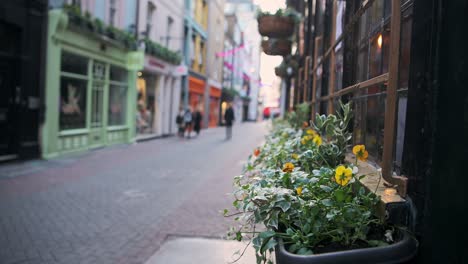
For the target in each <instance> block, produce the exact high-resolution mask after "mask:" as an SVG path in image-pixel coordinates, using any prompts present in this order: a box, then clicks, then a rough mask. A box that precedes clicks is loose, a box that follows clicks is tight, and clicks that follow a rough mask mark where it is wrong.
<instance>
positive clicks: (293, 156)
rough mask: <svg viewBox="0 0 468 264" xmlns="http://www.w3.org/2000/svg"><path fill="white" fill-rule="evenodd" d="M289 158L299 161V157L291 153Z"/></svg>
mask: <svg viewBox="0 0 468 264" xmlns="http://www.w3.org/2000/svg"><path fill="white" fill-rule="evenodd" d="M291 157H292V158H293V159H295V160H297V159H299V155H297V154H296V153H293V154H292V155H291Z"/></svg>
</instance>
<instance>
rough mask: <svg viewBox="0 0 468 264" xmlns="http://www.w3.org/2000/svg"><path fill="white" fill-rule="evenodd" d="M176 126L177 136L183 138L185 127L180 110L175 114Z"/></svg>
mask: <svg viewBox="0 0 468 264" xmlns="http://www.w3.org/2000/svg"><path fill="white" fill-rule="evenodd" d="M176 124H177V128H178V131H177V135H178V136H179V137H180V138H183V137H184V131H185V125H184V110H183V109H180V111H179V113H178V114H177V117H176Z"/></svg>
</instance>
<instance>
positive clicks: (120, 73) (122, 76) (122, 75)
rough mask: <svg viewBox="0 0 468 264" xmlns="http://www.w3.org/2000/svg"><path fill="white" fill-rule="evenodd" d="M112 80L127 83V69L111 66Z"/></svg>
mask: <svg viewBox="0 0 468 264" xmlns="http://www.w3.org/2000/svg"><path fill="white" fill-rule="evenodd" d="M110 80H111V81H116V82H123V83H126V82H127V80H128V73H127V70H125V69H124V68H120V67H115V66H111V67H110Z"/></svg>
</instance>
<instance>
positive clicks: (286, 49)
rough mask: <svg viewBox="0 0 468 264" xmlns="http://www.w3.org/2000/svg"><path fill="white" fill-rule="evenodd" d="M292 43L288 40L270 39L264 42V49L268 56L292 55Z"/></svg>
mask: <svg viewBox="0 0 468 264" xmlns="http://www.w3.org/2000/svg"><path fill="white" fill-rule="evenodd" d="M291 45H292V43H291V41H290V40H288V39H268V40H263V41H262V49H263V52H265V53H266V54H267V55H280V56H286V55H288V54H290V53H291Z"/></svg>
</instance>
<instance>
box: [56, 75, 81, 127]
mask: <svg viewBox="0 0 468 264" xmlns="http://www.w3.org/2000/svg"><path fill="white" fill-rule="evenodd" d="M86 85H87V81H85V80H77V79H72V78H67V77H62V78H61V79H60V117H59V119H60V121H59V123H60V130H66V129H77V128H85V127H86Z"/></svg>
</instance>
